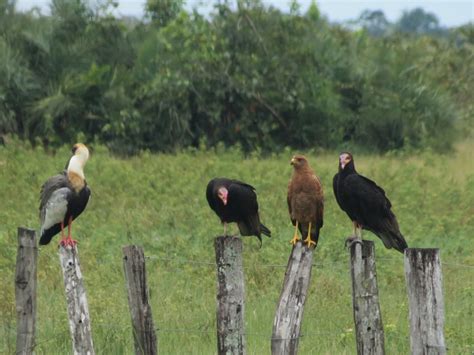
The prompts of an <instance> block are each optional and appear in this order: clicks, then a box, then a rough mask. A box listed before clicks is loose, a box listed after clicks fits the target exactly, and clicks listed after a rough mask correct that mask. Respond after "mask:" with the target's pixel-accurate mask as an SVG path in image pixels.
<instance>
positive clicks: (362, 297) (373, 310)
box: [350, 240, 385, 355]
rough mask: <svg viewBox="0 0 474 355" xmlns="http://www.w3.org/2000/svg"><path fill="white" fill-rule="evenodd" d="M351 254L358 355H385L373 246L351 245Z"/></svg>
mask: <svg viewBox="0 0 474 355" xmlns="http://www.w3.org/2000/svg"><path fill="white" fill-rule="evenodd" d="M350 254H351V255H350V264H351V278H352V307H353V312H354V323H355V330H356V342H357V354H359V355H362V354H364V355H365V354H374V355H379V354H385V348H384V331H383V324H382V316H381V313H380V304H379V291H378V288H377V273H376V270H375V248H374V242H372V241H369V240H363V241H362V243H353V244H352V246H351V248H350Z"/></svg>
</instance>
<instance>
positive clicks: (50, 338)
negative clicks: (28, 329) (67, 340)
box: [15, 330, 69, 354]
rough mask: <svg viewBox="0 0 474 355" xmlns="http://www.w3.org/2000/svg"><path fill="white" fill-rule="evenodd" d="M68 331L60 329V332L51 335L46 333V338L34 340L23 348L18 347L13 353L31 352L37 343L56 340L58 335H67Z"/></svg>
mask: <svg viewBox="0 0 474 355" xmlns="http://www.w3.org/2000/svg"><path fill="white" fill-rule="evenodd" d="M68 333H69V331H67V330H65V331H62V332H60V333H59V334H56V335H53V336H49V335H48V339H44V340H41V341H35V342H34V344H33V345H30V346H25V347H24V348H22V349H20V350H17V351H16V352H15V354H22V353H24V352H26V353H32V352H33V350H35V349H36V348H37V347H38V346H39V345H42V344H44V343H48V342H50V341H53V340H56V339H58V338H60V337H63V336H65V335H67V334H68Z"/></svg>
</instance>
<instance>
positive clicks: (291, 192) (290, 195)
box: [286, 179, 296, 225]
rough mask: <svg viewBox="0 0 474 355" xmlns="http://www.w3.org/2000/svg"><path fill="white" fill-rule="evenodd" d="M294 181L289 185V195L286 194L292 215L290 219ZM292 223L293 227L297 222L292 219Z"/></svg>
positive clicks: (289, 211)
mask: <svg viewBox="0 0 474 355" xmlns="http://www.w3.org/2000/svg"><path fill="white" fill-rule="evenodd" d="M292 182H293V179H291V180H290V182H289V183H288V193H287V194H286V203H287V204H288V213H289V214H290V218H291V211H292V209H291V197H292V195H293V184H292ZM291 223H293V225H295V224H296V221H295V220H294V219H291Z"/></svg>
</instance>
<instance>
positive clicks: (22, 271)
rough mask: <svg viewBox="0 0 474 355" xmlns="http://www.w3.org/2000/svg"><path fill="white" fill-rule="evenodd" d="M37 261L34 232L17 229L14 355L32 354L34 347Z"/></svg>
mask: <svg viewBox="0 0 474 355" xmlns="http://www.w3.org/2000/svg"><path fill="white" fill-rule="evenodd" d="M37 261H38V247H37V246H36V233H35V231H34V230H31V229H26V228H22V227H19V228H18V252H17V255H16V273H15V300H16V333H17V336H16V354H22V355H23V354H32V353H33V349H34V346H35V332H36V327H35V324H36V283H37V278H36V265H37Z"/></svg>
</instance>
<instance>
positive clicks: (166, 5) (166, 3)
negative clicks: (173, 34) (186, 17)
mask: <svg viewBox="0 0 474 355" xmlns="http://www.w3.org/2000/svg"><path fill="white" fill-rule="evenodd" d="M183 4H184V0H147V1H146V4H145V14H146V16H147V17H148V18H150V19H151V20H152V21H153V23H155V24H156V25H158V26H159V27H164V26H166V25H167V24H168V23H169V22H170V21H172V20H173V19H175V18H176V16H177V15H178V14H179V12H180V11H181V9H182V8H183Z"/></svg>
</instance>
